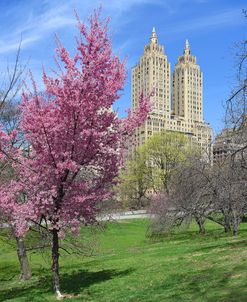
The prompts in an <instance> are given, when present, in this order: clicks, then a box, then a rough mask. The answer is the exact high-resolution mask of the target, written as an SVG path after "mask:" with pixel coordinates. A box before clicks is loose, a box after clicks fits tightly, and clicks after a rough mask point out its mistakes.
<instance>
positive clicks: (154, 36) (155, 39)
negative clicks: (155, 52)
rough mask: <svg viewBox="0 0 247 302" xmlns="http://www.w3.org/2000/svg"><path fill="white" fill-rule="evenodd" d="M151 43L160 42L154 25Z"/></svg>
mask: <svg viewBox="0 0 247 302" xmlns="http://www.w3.org/2000/svg"><path fill="white" fill-rule="evenodd" d="M150 43H152V44H158V38H157V34H156V31H155V27H153V30H152V36H151V38H150Z"/></svg>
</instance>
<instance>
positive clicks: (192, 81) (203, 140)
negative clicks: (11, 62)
mask: <svg viewBox="0 0 247 302" xmlns="http://www.w3.org/2000/svg"><path fill="white" fill-rule="evenodd" d="M171 86H172V91H171ZM131 88H132V91H131V95H132V109H133V110H134V109H135V108H136V107H137V106H138V102H139V97H140V94H141V92H142V91H143V92H144V94H148V93H149V92H150V91H152V90H153V91H154V96H153V97H152V99H151V101H152V104H153V109H152V112H150V114H149V116H148V119H147V120H146V122H145V124H144V125H143V126H142V127H140V128H139V129H138V130H136V132H135V135H134V136H133V137H132V139H131V142H130V144H129V155H131V154H132V155H133V152H134V150H135V149H136V148H137V147H138V146H139V145H141V144H143V143H145V141H146V140H147V139H148V138H149V137H151V136H152V135H153V134H154V133H156V132H161V131H164V130H171V131H179V132H182V133H185V134H186V135H187V136H188V137H189V139H190V141H191V142H193V143H195V144H197V145H199V146H200V147H202V148H203V149H204V150H210V149H211V141H212V129H211V127H210V125H209V124H208V123H206V122H205V121H204V120H203V78H202V72H201V71H200V67H199V65H197V63H196V57H195V56H193V55H191V53H190V46H189V42H188V40H186V43H185V48H184V52H183V55H182V56H180V57H179V58H178V63H177V64H176V66H175V69H174V72H173V75H172V85H171V68H170V63H169V61H168V58H167V55H166V54H165V52H164V46H162V45H160V44H159V42H158V37H157V34H156V32H155V29H153V31H152V35H151V38H150V41H149V43H148V44H147V45H146V46H144V54H143V55H142V56H141V58H140V61H139V63H138V64H137V65H136V66H134V67H133V68H132V82H131ZM171 95H172V101H171ZM171 104H172V107H171Z"/></svg>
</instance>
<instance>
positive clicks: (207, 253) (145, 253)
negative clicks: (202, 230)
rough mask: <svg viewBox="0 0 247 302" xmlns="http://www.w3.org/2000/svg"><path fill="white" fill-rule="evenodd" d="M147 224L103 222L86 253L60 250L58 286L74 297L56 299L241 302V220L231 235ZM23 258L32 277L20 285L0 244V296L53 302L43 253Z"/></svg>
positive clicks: (244, 289) (245, 232)
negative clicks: (156, 235) (151, 233)
mask: <svg viewBox="0 0 247 302" xmlns="http://www.w3.org/2000/svg"><path fill="white" fill-rule="evenodd" d="M147 224H148V221H147V220H131V221H122V222H118V223H117V222H116V223H109V224H108V225H107V228H106V230H105V231H104V232H100V233H99V234H98V235H97V241H98V246H97V249H96V252H95V253H96V254H95V255H94V256H91V257H88V256H84V257H78V256H71V255H66V254H64V253H62V257H61V261H60V263H61V264H60V266H61V285H62V291H63V292H64V293H67V294H71V295H74V297H73V298H69V299H65V300H64V301H85V302H86V301H87V302H92V301H94V302H96V301H97V302H110V301H112V302H113V301H114V302H124V301H126V302H127V301H128V302H129V301H133V302H138V301H141V302H146V301H150V302H155V301H171V302H178V301H183V302H186V301H188V302H196V301H198V302H203V301H207V302H220V301H221V302H223V301H224V302H230V301H234V302H241V301H247V257H246V256H247V223H245V224H243V225H242V229H241V233H240V235H239V236H238V237H235V238H234V237H232V236H228V235H225V234H224V233H223V232H222V229H219V228H217V226H216V225H214V224H212V223H208V224H207V230H208V233H207V235H205V236H200V235H198V234H197V228H196V226H195V225H192V226H191V228H190V229H189V230H186V231H185V230H184V231H179V232H176V233H175V234H172V235H170V236H169V237H166V238H163V239H162V240H154V239H153V240H151V239H149V238H147V237H146V229H147ZM84 233H85V232H84ZM86 236H88V233H87V235H86ZM29 258H30V263H31V266H32V272H33V277H32V279H31V280H29V281H27V282H21V281H19V280H18V273H19V271H18V262H17V258H16V254H15V250H14V247H12V246H11V245H9V244H4V243H1V244H0V301H16V302H21V301H34V302H36V301H55V298H54V297H53V294H52V287H51V276H50V259H49V257H48V254H44V255H41V254H40V253H36V254H33V253H32V254H30V256H29Z"/></svg>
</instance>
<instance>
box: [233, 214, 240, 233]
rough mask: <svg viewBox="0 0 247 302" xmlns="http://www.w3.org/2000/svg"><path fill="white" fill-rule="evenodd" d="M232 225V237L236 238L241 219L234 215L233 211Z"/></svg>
mask: <svg viewBox="0 0 247 302" xmlns="http://www.w3.org/2000/svg"><path fill="white" fill-rule="evenodd" d="M232 216H233V217H232V220H233V222H232V224H233V235H234V236H237V235H238V232H239V225H240V222H241V218H242V217H240V216H239V215H238V213H236V212H235V211H234V210H233V215H232Z"/></svg>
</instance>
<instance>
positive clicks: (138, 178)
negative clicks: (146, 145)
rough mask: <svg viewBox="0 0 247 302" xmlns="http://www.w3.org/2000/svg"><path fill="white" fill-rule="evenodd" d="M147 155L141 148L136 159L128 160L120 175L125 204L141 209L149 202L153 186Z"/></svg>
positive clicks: (121, 194)
mask: <svg viewBox="0 0 247 302" xmlns="http://www.w3.org/2000/svg"><path fill="white" fill-rule="evenodd" d="M147 160H148V159H147V156H146V154H145V153H143V152H142V149H139V150H137V151H136V153H135V159H134V160H130V161H127V162H126V164H125V167H124V169H123V170H122V172H121V174H120V177H119V186H118V193H119V196H120V199H121V201H122V202H123V203H124V205H125V206H128V207H129V208H132V209H141V208H143V207H145V206H146V205H147V204H148V190H149V189H150V188H151V187H152V169H151V167H150V166H149V165H147Z"/></svg>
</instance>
